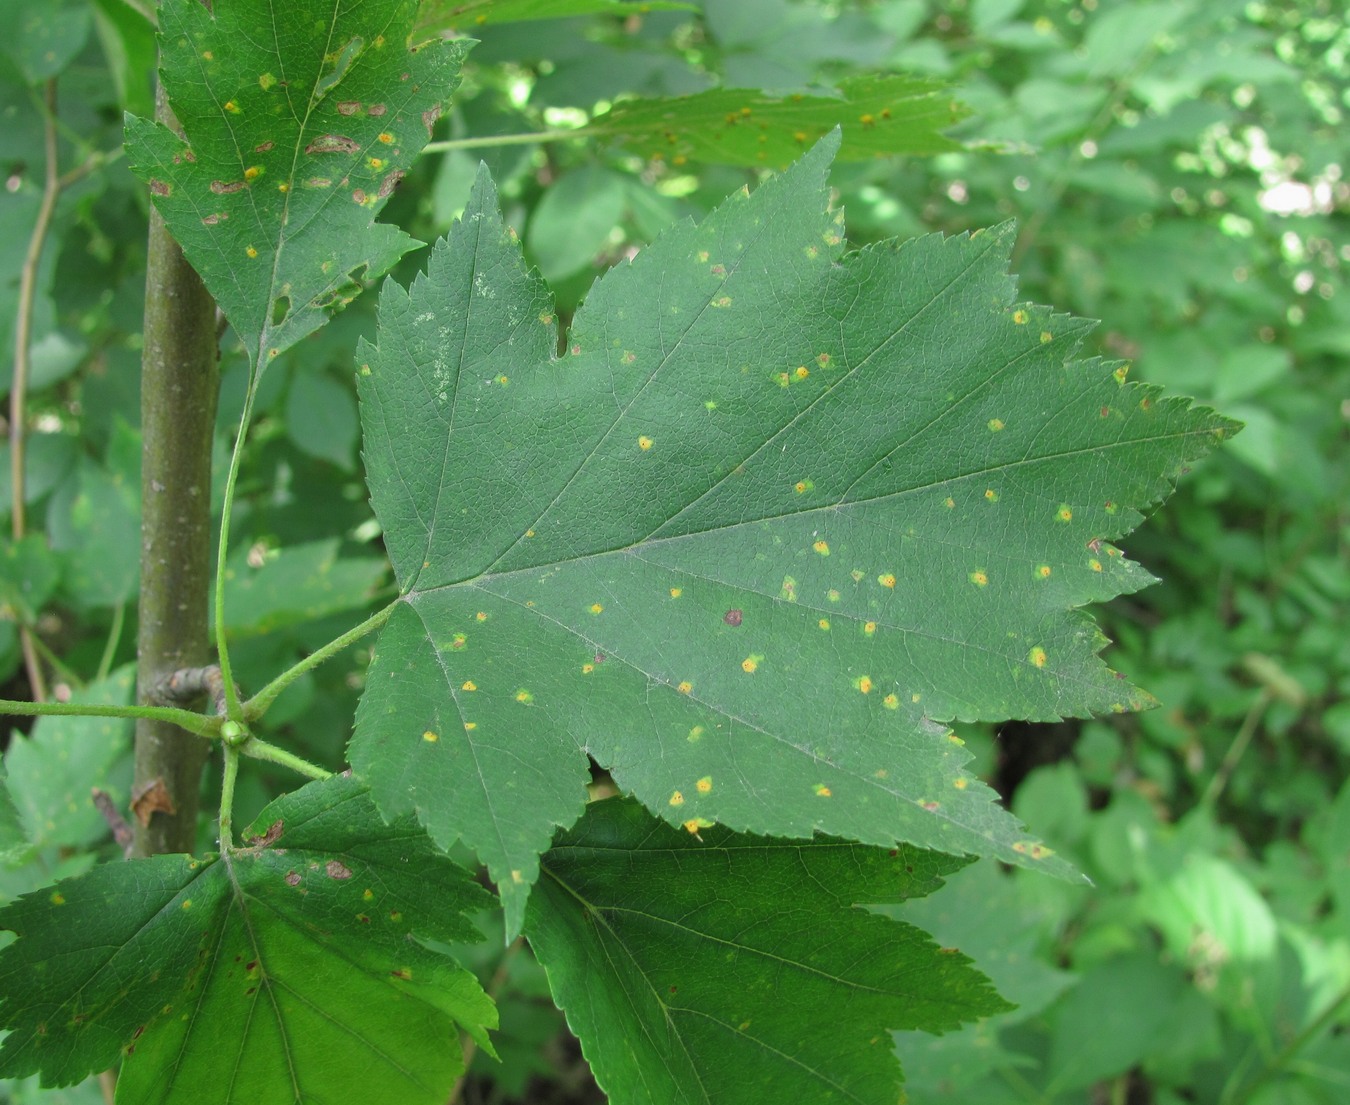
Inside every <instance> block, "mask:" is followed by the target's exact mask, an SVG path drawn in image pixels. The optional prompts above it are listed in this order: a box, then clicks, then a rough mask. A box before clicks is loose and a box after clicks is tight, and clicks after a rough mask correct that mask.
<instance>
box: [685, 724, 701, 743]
mask: <svg viewBox="0 0 1350 1105" xmlns="http://www.w3.org/2000/svg"><path fill="white" fill-rule="evenodd" d="M685 739H686V740H688V741H689V743H690V744H697V743H698V742H699V741H700V740H702V739H703V726H701V725H695V726H694V727H693V728H692V729H690V730H689V736H688V737H686V738H685Z"/></svg>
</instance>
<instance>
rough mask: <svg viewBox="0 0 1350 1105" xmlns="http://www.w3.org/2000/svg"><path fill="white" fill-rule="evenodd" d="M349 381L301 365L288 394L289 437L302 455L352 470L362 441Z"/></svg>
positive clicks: (310, 366) (316, 367)
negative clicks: (359, 443)
mask: <svg viewBox="0 0 1350 1105" xmlns="http://www.w3.org/2000/svg"><path fill="white" fill-rule="evenodd" d="M347 371H348V373H349V375H348V377H347V380H346V381H345V382H343V381H339V380H337V379H335V378H334V376H333V374H332V373H331V372H328V371H326V370H325V369H323V368H322V367H319V366H314V365H297V366H296V369H295V372H294V374H293V375H292V376H291V386H290V388H289V389H288V390H287V392H286V435H287V436H288V437H289V438H290V439H291V441H292V442H293V443H294V444H295V446H296V448H298V449H299V450H301V452H304V453H308V454H309V455H310V456H312V457H317V458H318V459H319V460H326V461H330V462H332V463H333V464H336V465H337V466H338V467H339V468H342V469H344V470H346V471H351V469H352V467H353V460H354V458H355V455H356V446H357V442H358V441H360V438H361V422H360V418H359V417H358V415H357V413H356V396H355V395H353V394H352V385H351V376H350V371H351V369H350V368H348V370H347Z"/></svg>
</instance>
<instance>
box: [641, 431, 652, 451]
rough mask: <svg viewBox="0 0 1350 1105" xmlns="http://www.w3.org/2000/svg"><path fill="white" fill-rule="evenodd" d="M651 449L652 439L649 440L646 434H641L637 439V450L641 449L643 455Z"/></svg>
mask: <svg viewBox="0 0 1350 1105" xmlns="http://www.w3.org/2000/svg"><path fill="white" fill-rule="evenodd" d="M651 447H652V439H651V438H649V437H648V436H647V435H646V434H643V435H642V436H641V437H640V438H638V448H639V449H641V450H642V451H643V452H644V453H645V452H646V451H647V450H648V449H650V448H651Z"/></svg>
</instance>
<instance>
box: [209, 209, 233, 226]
mask: <svg viewBox="0 0 1350 1105" xmlns="http://www.w3.org/2000/svg"><path fill="white" fill-rule="evenodd" d="M229 217H230V216H229V213H228V212H226V211H217V212H215V213H214V214H211V215H207V216H206V217H205V218H204V219H202V225H203V226H215V225H216V223H218V222H220V221H221V220H222V219H228V218H229Z"/></svg>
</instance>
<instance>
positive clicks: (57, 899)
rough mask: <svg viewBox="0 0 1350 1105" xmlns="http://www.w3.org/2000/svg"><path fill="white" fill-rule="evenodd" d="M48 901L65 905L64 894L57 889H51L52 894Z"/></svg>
mask: <svg viewBox="0 0 1350 1105" xmlns="http://www.w3.org/2000/svg"><path fill="white" fill-rule="evenodd" d="M50 901H51V903H52V905H65V904H66V899H65V897H64V895H62V893H61V891H59V890H53V891H52V896H51V899H50Z"/></svg>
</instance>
